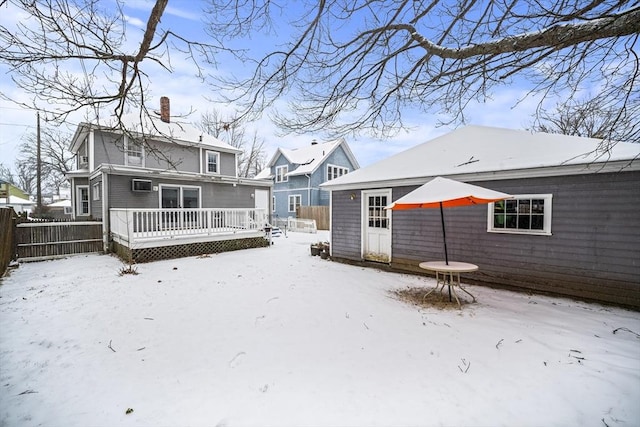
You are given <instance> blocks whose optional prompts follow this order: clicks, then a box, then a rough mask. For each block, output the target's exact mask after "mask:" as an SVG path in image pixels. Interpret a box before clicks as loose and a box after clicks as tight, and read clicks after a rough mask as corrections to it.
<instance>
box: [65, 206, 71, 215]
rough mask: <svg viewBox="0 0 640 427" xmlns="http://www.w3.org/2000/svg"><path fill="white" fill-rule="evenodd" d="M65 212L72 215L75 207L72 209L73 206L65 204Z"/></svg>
mask: <svg viewBox="0 0 640 427" xmlns="http://www.w3.org/2000/svg"><path fill="white" fill-rule="evenodd" d="M63 209H64V214H65V215H71V214H73V209H71V206H64V208H63Z"/></svg>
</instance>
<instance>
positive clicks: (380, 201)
mask: <svg viewBox="0 0 640 427" xmlns="http://www.w3.org/2000/svg"><path fill="white" fill-rule="evenodd" d="M387 203H388V200H387V196H369V198H368V200H367V208H368V212H367V220H368V223H369V228H389V218H388V216H387V214H388V210H387V209H385V206H387Z"/></svg>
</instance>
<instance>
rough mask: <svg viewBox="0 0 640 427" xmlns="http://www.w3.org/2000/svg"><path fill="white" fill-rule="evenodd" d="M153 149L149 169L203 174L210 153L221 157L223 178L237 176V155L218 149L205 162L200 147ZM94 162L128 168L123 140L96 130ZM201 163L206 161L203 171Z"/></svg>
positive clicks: (158, 146) (157, 146)
mask: <svg viewBox="0 0 640 427" xmlns="http://www.w3.org/2000/svg"><path fill="white" fill-rule="evenodd" d="M149 145H150V146H151V147H152V150H149V149H146V150H145V168H150V169H161V170H175V171H179V172H193V173H200V171H205V170H206V168H205V163H204V162H205V161H206V157H205V154H204V153H205V151H207V150H209V151H214V152H218V153H220V175H223V176H232V177H235V176H236V156H235V154H233V153H225V152H220V151H218V150H216V149H215V147H211V149H205V148H203V149H202V160H201V158H200V148H199V147H189V146H184V145H178V144H172V143H167V142H163V141H150V143H149ZM90 161H92V162H93V165H94V167H97V166H98V165H100V164H102V163H108V164H112V165H124V164H125V161H124V147H123V139H122V136H121V135H117V134H113V133H110V132H101V131H99V130H96V131H95V134H94V159H90ZM200 161H202V169H201V165H200ZM143 169H144V168H143Z"/></svg>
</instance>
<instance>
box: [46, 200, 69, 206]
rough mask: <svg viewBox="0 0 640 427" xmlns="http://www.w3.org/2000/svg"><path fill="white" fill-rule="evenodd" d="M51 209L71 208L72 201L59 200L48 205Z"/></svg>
mask: <svg viewBox="0 0 640 427" xmlns="http://www.w3.org/2000/svg"><path fill="white" fill-rule="evenodd" d="M47 206H48V207H50V208H60V207H71V200H58V201H57V202H53V203H51V204H48V205H47Z"/></svg>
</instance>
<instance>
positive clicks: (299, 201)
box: [256, 138, 360, 219]
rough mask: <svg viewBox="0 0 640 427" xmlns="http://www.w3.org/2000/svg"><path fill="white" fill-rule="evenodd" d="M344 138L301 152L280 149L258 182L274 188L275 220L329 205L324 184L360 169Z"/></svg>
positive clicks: (307, 148)
mask: <svg viewBox="0 0 640 427" xmlns="http://www.w3.org/2000/svg"><path fill="white" fill-rule="evenodd" d="M359 167H360V166H359V165H358V161H357V160H356V158H355V156H354V155H353V153H352V152H351V149H350V148H349V145H348V144H347V142H346V141H345V140H344V138H340V139H336V140H334V141H329V142H324V143H318V142H316V141H315V140H314V141H313V142H312V143H311V145H310V146H307V147H304V148H297V149H284V148H278V150H277V151H276V153H275V154H274V155H273V157H272V158H271V160H270V161H269V163H267V165H266V168H265V169H264V170H263V171H262V172H260V174H258V176H256V178H257V179H270V180H272V182H273V183H274V185H273V201H272V209H273V218H274V219H279V218H281V219H285V218H289V217H293V218H295V217H296V209H297V208H298V207H299V206H329V192H328V191H326V190H323V189H322V188H321V187H320V184H322V183H324V182H327V181H331V180H333V179H336V178H338V177H341V176H342V175H345V174H347V173H350V172H353V171H354V170H356V169H358V168H359Z"/></svg>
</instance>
